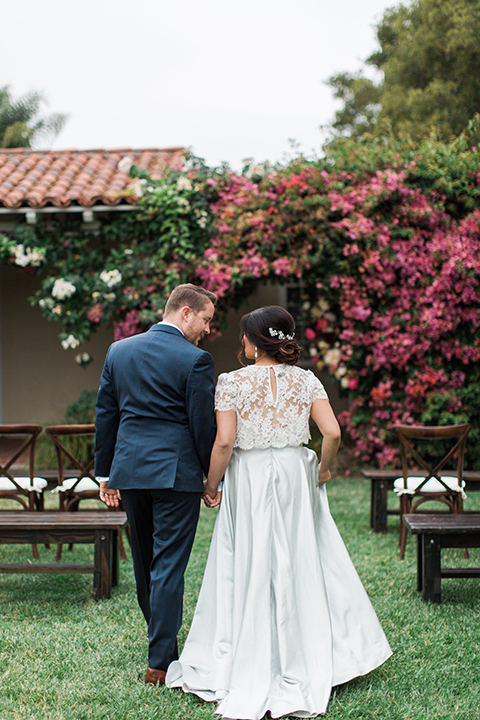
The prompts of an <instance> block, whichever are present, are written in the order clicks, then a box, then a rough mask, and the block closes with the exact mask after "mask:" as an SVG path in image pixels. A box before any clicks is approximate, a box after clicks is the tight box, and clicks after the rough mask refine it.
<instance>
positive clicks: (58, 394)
mask: <svg viewBox="0 0 480 720" xmlns="http://www.w3.org/2000/svg"><path fill="white" fill-rule="evenodd" d="M38 287H39V282H38V280H37V279H36V277H35V276H34V275H31V274H30V273H29V272H27V271H22V270H20V269H19V268H16V267H5V266H2V267H1V268H0V348H1V352H0V373H1V390H2V392H1V395H2V397H1V420H2V422H4V423H17V422H20V423H25V422H32V423H34V422H35V423H36V422H39V423H55V422H61V421H62V413H63V411H64V410H65V408H66V407H67V405H69V404H70V403H71V402H73V401H74V400H77V398H78V396H79V395H80V392H81V391H82V390H95V389H97V388H98V384H99V381H100V374H101V372H102V367H103V360H104V358H105V353H106V351H107V348H108V346H109V344H110V343H111V342H112V331H111V330H108V329H106V328H105V327H101V328H99V331H98V332H97V333H96V334H95V335H94V336H92V339H91V341H90V342H87V343H84V345H82V347H81V349H82V351H86V352H88V353H90V355H91V356H92V357H93V358H94V362H92V363H91V364H90V365H89V366H88V367H87V368H82V367H80V366H79V365H77V363H76V362H75V360H74V358H75V355H76V354H77V353H78V349H77V350H71V349H70V350H64V349H63V348H62V346H61V345H60V340H59V337H58V334H59V332H60V325H59V324H58V323H56V322H51V321H48V320H46V319H45V318H43V317H42V314H41V312H40V308H38V307H31V305H30V303H29V302H28V298H29V297H31V296H32V295H33V294H34V292H35V291H36V290H37V289H38Z"/></svg>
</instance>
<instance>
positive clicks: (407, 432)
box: [393, 423, 472, 495]
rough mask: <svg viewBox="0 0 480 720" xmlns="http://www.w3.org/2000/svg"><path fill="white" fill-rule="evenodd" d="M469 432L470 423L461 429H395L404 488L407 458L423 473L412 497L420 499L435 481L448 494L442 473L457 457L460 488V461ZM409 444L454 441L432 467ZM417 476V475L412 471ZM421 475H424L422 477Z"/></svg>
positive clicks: (419, 426) (413, 427)
mask: <svg viewBox="0 0 480 720" xmlns="http://www.w3.org/2000/svg"><path fill="white" fill-rule="evenodd" d="M471 429H472V426H471V425H470V424H469V423H463V424H460V425H443V426H431V427H429V426H426V425H394V426H393V430H394V431H395V432H396V434H397V436H398V439H399V441H400V457H401V461H402V475H403V482H404V487H405V488H406V487H407V478H408V477H409V475H411V474H412V473H411V471H410V470H409V467H408V457H409V456H410V457H411V458H412V459H413V460H415V462H416V463H417V466H418V467H421V468H423V470H426V475H425V479H424V480H423V482H422V483H420V484H419V485H418V487H417V488H416V489H415V491H414V494H415V495H419V494H420V493H421V492H422V488H423V486H424V485H425V484H426V483H427V482H428V481H429V480H430V478H435V479H436V480H438V482H439V483H440V484H441V485H442V486H443V487H444V488H445V491H447V492H448V490H449V488H448V485H447V484H446V483H445V482H444V481H443V480H442V477H441V474H440V473H441V470H443V468H444V467H445V466H446V465H447V464H448V462H449V461H450V460H451V459H452V458H453V457H454V456H455V455H457V481H458V484H459V485H460V486H461V483H462V481H463V461H464V455H465V443H466V439H467V435H468V433H469V432H470V430H471ZM411 440H452V441H453V440H456V442H455V443H453V445H452V446H451V447H450V449H449V450H448V452H447V453H446V454H445V455H444V456H443V457H442V458H441V459H440V460H439V461H438V462H437V464H436V465H435V466H432V464H431V463H429V462H428V461H427V460H425V458H424V457H422V455H420V453H419V451H418V449H417V448H416V447H415V446H414V445H413V443H412V442H410V441H411ZM415 474H416V475H417V474H418V473H417V471H415ZM422 475H423V473H422Z"/></svg>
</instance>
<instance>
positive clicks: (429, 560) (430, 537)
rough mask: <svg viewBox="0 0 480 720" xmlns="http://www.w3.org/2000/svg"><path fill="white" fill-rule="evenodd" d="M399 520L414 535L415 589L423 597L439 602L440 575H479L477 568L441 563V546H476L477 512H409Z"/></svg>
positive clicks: (478, 537)
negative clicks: (415, 559)
mask: <svg viewBox="0 0 480 720" xmlns="http://www.w3.org/2000/svg"><path fill="white" fill-rule="evenodd" d="M403 521H404V523H405V525H406V526H407V528H408V529H409V530H410V532H411V533H413V534H414V535H416V536H417V590H418V591H419V592H421V593H422V596H423V599H424V600H430V601H431V602H433V603H439V602H441V599H442V594H441V581H442V578H455V577H456V578H465V577H479V578H480V568H442V567H441V550H442V548H472V547H480V514H473V513H469V514H465V513H462V514H460V515H455V514H450V513H441V514H438V515H433V514H426V513H425V514H424V513H412V514H408V515H404V516H403Z"/></svg>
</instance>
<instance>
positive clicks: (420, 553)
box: [417, 535, 423, 592]
mask: <svg viewBox="0 0 480 720" xmlns="http://www.w3.org/2000/svg"><path fill="white" fill-rule="evenodd" d="M422 590H423V536H422V535H417V592H422Z"/></svg>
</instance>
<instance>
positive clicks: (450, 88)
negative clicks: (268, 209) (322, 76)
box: [328, 0, 480, 141]
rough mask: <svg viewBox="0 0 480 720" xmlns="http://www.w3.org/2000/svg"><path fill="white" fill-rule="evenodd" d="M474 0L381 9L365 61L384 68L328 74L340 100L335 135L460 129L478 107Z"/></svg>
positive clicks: (478, 31) (479, 27)
mask: <svg viewBox="0 0 480 720" xmlns="http://www.w3.org/2000/svg"><path fill="white" fill-rule="evenodd" d="M479 37H480V0H415V1H414V2H413V3H412V4H411V5H409V6H408V7H407V6H405V5H399V6H398V7H396V8H392V9H390V10H387V11H386V12H385V14H384V16H383V18H382V21H381V22H380V24H379V25H378V27H377V39H378V42H379V45H380V49H379V50H378V51H377V52H375V53H373V54H372V55H370V57H369V58H368V59H367V60H366V63H367V65H370V66H373V67H375V68H376V69H377V70H379V71H381V73H382V74H383V79H382V80H381V81H380V82H379V83H375V82H373V81H372V80H369V79H368V78H367V77H365V76H364V74H363V73H362V72H360V73H357V74H356V75H351V74H348V73H343V74H340V75H337V76H333V77H331V78H330V80H329V81H328V84H329V85H330V86H331V87H333V88H334V90H335V96H336V97H337V98H339V99H341V100H342V101H343V103H344V106H343V108H342V109H341V110H339V111H338V112H337V114H336V117H335V120H334V122H333V123H332V127H333V128H334V129H335V130H336V131H337V132H338V133H340V134H347V135H357V136H361V135H363V134H365V132H373V133H379V132H382V128H384V124H383V123H382V121H387V122H388V124H389V125H390V127H391V129H392V131H393V132H394V133H395V134H400V133H406V134H408V135H410V137H411V138H412V139H414V140H419V139H420V138H422V137H425V136H427V135H429V134H430V133H431V132H432V131H434V132H435V133H436V135H437V137H438V138H439V139H441V140H445V141H448V139H449V138H451V137H452V136H457V135H459V134H460V133H461V132H462V131H463V130H465V128H466V127H467V126H468V124H469V121H470V120H472V118H473V117H474V116H475V115H476V114H477V113H480V43H479V41H478V39H479Z"/></svg>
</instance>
